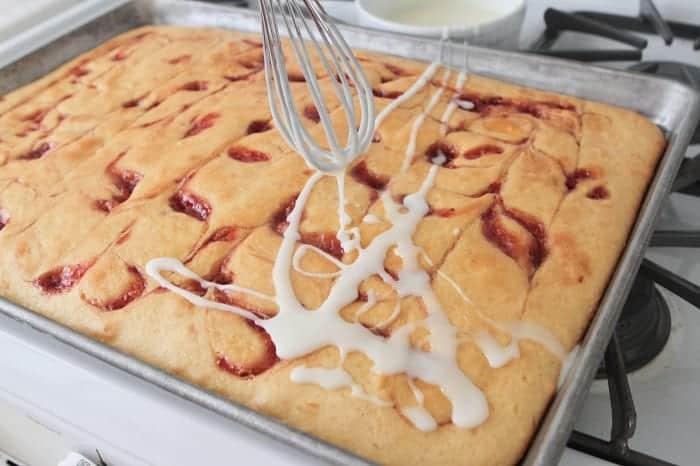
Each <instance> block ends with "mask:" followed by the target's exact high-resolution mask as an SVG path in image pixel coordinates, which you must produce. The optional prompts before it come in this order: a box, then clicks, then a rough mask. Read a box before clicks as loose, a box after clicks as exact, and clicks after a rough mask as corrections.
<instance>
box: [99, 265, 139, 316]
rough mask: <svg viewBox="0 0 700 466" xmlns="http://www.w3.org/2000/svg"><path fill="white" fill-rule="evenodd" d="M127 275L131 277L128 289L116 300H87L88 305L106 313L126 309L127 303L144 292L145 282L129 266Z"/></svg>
mask: <svg viewBox="0 0 700 466" xmlns="http://www.w3.org/2000/svg"><path fill="white" fill-rule="evenodd" d="M129 274H130V275H131V282H130V283H129V287H128V288H127V289H126V290H125V291H124V292H123V293H122V294H120V295H119V296H117V297H116V298H113V299H110V300H108V301H100V300H97V299H87V300H86V301H87V302H88V303H89V304H91V305H93V306H95V307H97V308H99V309H101V310H103V311H108V312H109V311H118V310H119V309H122V308H124V307H126V306H127V305H128V304H129V303H131V302H132V301H134V300H136V299H137V298H139V297H140V296H141V295H143V292H144V291H145V290H146V280H144V278H143V275H141V273H140V272H139V271H138V270H137V269H136V267H133V266H129Z"/></svg>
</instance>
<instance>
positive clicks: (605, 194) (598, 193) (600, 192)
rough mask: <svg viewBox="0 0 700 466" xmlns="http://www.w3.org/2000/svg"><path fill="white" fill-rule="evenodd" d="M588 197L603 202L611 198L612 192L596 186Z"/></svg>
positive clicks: (589, 192)
mask: <svg viewBox="0 0 700 466" xmlns="http://www.w3.org/2000/svg"><path fill="white" fill-rule="evenodd" d="M586 197H588V198H589V199H595V200H601V199H607V198H609V197H610V191H608V188H606V187H605V186H596V187H595V188H593V189H591V190H590V191H588V194H586Z"/></svg>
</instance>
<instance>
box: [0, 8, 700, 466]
mask: <svg viewBox="0 0 700 466" xmlns="http://www.w3.org/2000/svg"><path fill="white" fill-rule="evenodd" d="M89 2H93V3H95V4H97V3H98V1H97V0H88V3H89ZM64 23H65V22H64ZM145 24H174V25H181V26H207V27H219V28H226V29H233V30H240V31H250V32H259V30H260V25H259V20H258V16H257V14H256V13H254V12H251V11H248V10H242V9H235V8H230V7H222V6H216V5H210V4H203V3H196V2H188V1H182V2H171V1H168V0H132V1H124V2H122V3H121V5H117V6H116V7H115V8H114V9H113V10H111V11H109V12H107V13H104V14H101V15H99V16H97V17H96V18H94V19H92V20H90V21H89V22H88V23H86V24H84V25H82V26H80V27H78V28H77V29H74V30H72V31H70V30H69V28H66V29H65V30H63V31H52V33H53V36H54V37H58V38H57V39H55V40H53V41H52V42H50V43H48V44H47V45H44V46H43V47H41V48H39V49H37V50H35V51H33V52H32V53H30V54H28V55H25V56H24V57H23V58H20V59H18V60H17V61H15V62H14V63H12V64H10V65H7V66H5V67H4V68H2V69H0V94H4V93H7V92H9V91H12V90H13V89H15V88H17V87H20V86H22V85H24V84H27V83H29V82H31V81H33V80H35V79H37V78H39V77H41V76H43V75H45V74H47V73H48V72H49V71H51V70H52V69H54V68H56V67H57V66H58V65H60V64H62V63H64V62H65V61H67V60H69V59H71V58H73V57H75V56H77V55H79V54H81V53H83V52H85V51H87V50H89V49H91V48H93V47H95V46H97V45H98V44H100V43H102V42H104V41H106V40H108V39H110V38H111V37H114V36H115V35H117V34H120V33H122V32H125V31H127V30H129V29H133V28H135V27H138V26H142V25H145ZM73 26H74V27H75V23H73ZM341 30H342V32H343V34H344V35H345V38H346V39H347V41H348V42H349V44H350V45H351V46H353V47H356V48H363V49H367V50H372V51H376V52H382V53H386V54H391V55H398V56H402V57H406V58H413V59H417V60H423V61H427V62H430V61H432V60H433V59H434V58H435V57H437V56H438V53H439V47H440V45H439V43H438V42H435V41H429V40H425V39H417V38H412V37H408V36H402V35H397V34H391V33H383V32H377V31H368V30H363V29H360V28H355V27H350V26H347V27H346V26H343V27H341ZM59 32H60V34H59ZM36 39H37V40H40V37H38V36H37V38H36ZM464 51H465V50H464V46H463V45H458V44H451V45H449V46H447V48H446V50H445V52H446V53H444V54H443V56H445V57H447V60H446V64H448V65H452V66H453V67H459V66H460V65H461V62H462V57H463V54H464ZM466 52H467V56H468V66H469V69H470V71H472V72H474V73H478V74H481V75H485V76H490V77H494V78H497V79H501V80H503V81H508V82H512V83H516V84H520V85H525V86H531V87H535V88H538V89H542V90H546V91H552V92H557V93H562V94H569V95H574V96H577V97H581V98H585V99H589V100H595V101H601V102H606V103H610V104H613V105H617V106H620V107H625V108H629V109H632V110H636V111H638V112H640V113H642V114H644V115H646V116H647V117H649V118H650V119H651V120H653V121H654V122H655V123H656V124H657V125H659V126H660V127H662V128H663V130H664V131H665V133H666V136H667V139H668V145H667V147H666V152H665V154H664V156H663V158H662V159H661V161H660V163H659V165H658V167H657V171H656V175H655V177H654V179H653V181H652V183H651V184H650V187H649V190H648V192H647V195H646V198H645V200H644V203H643V205H642V207H641V209H640V211H639V216H638V218H637V222H636V224H635V226H634V228H633V230H632V232H631V234H630V237H629V239H628V243H627V246H626V248H625V250H624V252H623V255H622V257H621V258H620V261H619V263H618V264H617V268H616V269H615V272H614V274H613V276H612V279H611V280H610V283H609V286H608V288H607V290H606V292H605V294H604V296H603V297H602V299H601V301H600V305H599V308H598V311H597V313H596V315H595V317H594V318H593V320H592V322H591V324H590V326H589V328H588V331H587V333H586V335H585V338H584V339H583V341H582V342H581V345H580V350H579V351H578V354H577V356H576V358H575V360H574V361H573V363H572V365H571V368H570V370H569V373H568V376H567V378H566V380H565V381H564V383H563V385H562V386H561V388H560V390H559V391H558V393H557V395H556V397H555V399H554V400H553V402H552V403H551V405H550V407H549V410H548V411H547V414H546V416H545V417H544V419H543V420H542V422H541V424H540V428H539V430H538V432H537V434H536V436H535V438H534V439H533V441H532V443H531V445H530V448H529V450H528V452H527V453H526V456H525V457H524V458H523V460H522V464H523V465H528V466H530V465H552V464H556V463H557V462H558V461H559V458H560V456H561V454H562V451H563V449H564V446H565V444H566V441H567V439H568V437H569V435H570V432H571V430H572V427H573V423H574V420H575V419H576V416H577V413H578V411H579V409H580V408H581V405H582V404H583V401H584V398H585V395H586V394H587V392H588V389H589V386H590V383H591V381H592V379H593V374H594V372H595V370H596V368H597V367H598V364H599V362H600V360H601V358H602V355H603V352H604V350H605V348H606V346H607V343H608V341H609V339H610V337H611V335H612V332H613V329H614V327H615V322H616V321H617V318H618V316H619V314H620V311H621V309H622V304H623V303H624V301H625V299H626V297H627V294H628V292H629V289H630V286H631V284H632V279H633V277H634V276H635V274H636V272H637V270H638V268H639V265H640V262H641V260H642V257H643V252H644V250H645V249H646V247H647V245H648V242H649V240H650V237H651V233H652V231H653V229H654V223H655V219H656V216H657V214H658V212H659V209H660V208H661V206H662V202H663V200H664V198H665V196H666V194H667V193H668V191H669V189H670V187H671V184H672V182H673V179H674V177H675V174H676V172H677V170H678V167H679V165H680V163H681V161H682V159H683V156H684V153H685V149H686V147H687V145H688V142H689V140H690V137H691V134H692V131H693V130H694V127H695V124H696V123H697V121H698V118H700V97H699V96H698V95H697V93H696V92H695V91H693V90H692V89H690V88H688V87H686V86H684V85H681V84H678V83H675V82H672V81H668V80H664V79H661V78H657V77H651V76H645V75H636V74H629V73H624V72H620V71H613V70H609V69H605V68H598V67H593V66H589V65H583V64H580V63H575V62H569V61H562V60H556V59H552V58H545V57H539V56H535V55H520V54H515V53H511V52H502V51H495V50H487V49H482V48H477V47H467V50H466ZM0 311H1V312H3V313H5V314H7V315H9V316H11V317H13V318H15V319H17V320H19V321H22V322H25V323H27V324H29V325H31V326H32V327H35V328H37V329H39V330H40V331H43V332H45V333H47V334H50V335H52V336H53V337H55V338H57V339H59V340H61V341H63V342H65V343H68V344H69V345H71V346H74V347H76V348H78V349H80V350H82V351H84V352H86V353H89V354H91V355H93V356H95V357H97V358H99V359H102V360H104V361H106V362H108V363H110V364H112V365H114V366H116V367H118V368H120V369H123V370H124V371H126V372H129V373H131V374H133V375H135V376H137V377H140V378H142V379H145V380H147V381H149V382H151V383H154V384H155V385H158V386H160V387H162V388H163V389H165V390H168V391H170V392H172V393H174V394H176V395H179V396H181V397H183V398H186V399H188V400H191V401H193V402H195V403H198V404H200V405H202V406H204V407H207V408H209V409H211V410H213V411H216V412H217V413H219V414H222V415H224V416H227V417H228V418H231V419H233V420H235V421H237V422H240V423H242V424H244V425H246V426H249V427H251V428H253V429H256V430H258V431H260V432H263V433H265V434H268V435H270V436H272V437H274V438H276V439H278V440H281V441H283V442H286V443H288V444H291V445H294V446H296V447H299V448H301V449H303V450H305V451H307V452H309V453H311V454H313V455H315V456H318V457H320V458H322V459H323V460H325V461H328V462H330V463H335V464H367V462H366V461H365V460H363V459H361V458H358V457H357V456H355V455H353V454H351V453H348V452H346V451H344V450H341V449H339V448H337V447H335V446H332V445H330V444H328V443H326V442H323V441H321V440H318V439H316V438H314V437H311V436H309V435H306V434H304V433H302V432H299V431H297V430H295V429H292V428H290V427H288V426H286V425H284V424H282V423H280V422H279V421H277V420H275V419H272V418H269V417H266V416H264V415H262V414H258V413H256V412H254V411H252V410H250V409H248V408H246V407H243V406H241V405H239V404H236V403H234V402H232V401H230V400H228V399H224V398H222V397H220V396H218V395H215V394H213V393H211V392H208V391H206V390H204V389H202V388H200V387H197V386H195V385H192V384H190V383H188V382H185V381H183V380H181V379H179V378H177V377H175V376H173V375H170V374H167V373H165V372H163V371H161V370H158V369H156V368H154V367H152V366H149V365H147V364H145V363H143V362H141V361H138V360H136V359H134V358H133V357H131V356H127V355H126V354H124V353H121V352H119V351H117V350H115V349H113V348H110V347H108V346H106V345H104V344H102V343H100V342H97V341H95V340H93V339H91V338H89V337H87V336H84V335H82V334H79V333H77V332H75V331H73V330H71V329H69V328H67V327H64V326H62V325H60V324H58V323H55V322H53V321H51V320H48V319H46V318H45V317H43V316H41V315H39V314H37V313H35V312H32V311H31V310H29V309H26V308H23V307H21V306H18V305H16V304H13V303H11V302H8V301H7V300H4V299H2V298H0Z"/></svg>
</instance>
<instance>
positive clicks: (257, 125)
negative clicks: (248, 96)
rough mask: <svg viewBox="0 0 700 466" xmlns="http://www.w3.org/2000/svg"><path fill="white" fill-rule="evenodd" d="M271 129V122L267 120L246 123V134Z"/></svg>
mask: <svg viewBox="0 0 700 466" xmlns="http://www.w3.org/2000/svg"><path fill="white" fill-rule="evenodd" d="M271 129H272V124H271V123H270V121H269V120H254V121H252V122H251V123H250V124H249V125H248V129H247V130H246V134H256V133H264V132H265V131H269V130H271Z"/></svg>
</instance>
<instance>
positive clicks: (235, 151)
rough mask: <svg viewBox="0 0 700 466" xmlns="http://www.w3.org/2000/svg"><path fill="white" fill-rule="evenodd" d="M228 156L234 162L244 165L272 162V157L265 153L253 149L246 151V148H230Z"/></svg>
mask: <svg viewBox="0 0 700 466" xmlns="http://www.w3.org/2000/svg"><path fill="white" fill-rule="evenodd" d="M228 156H229V157H231V158H232V159H233V160H238V161H239V162H244V163H255V162H267V161H268V160H270V156H269V155H267V154H265V153H264V152H260V151H257V150H253V149H246V148H245V147H240V146H234V147H231V148H229V150H228Z"/></svg>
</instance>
